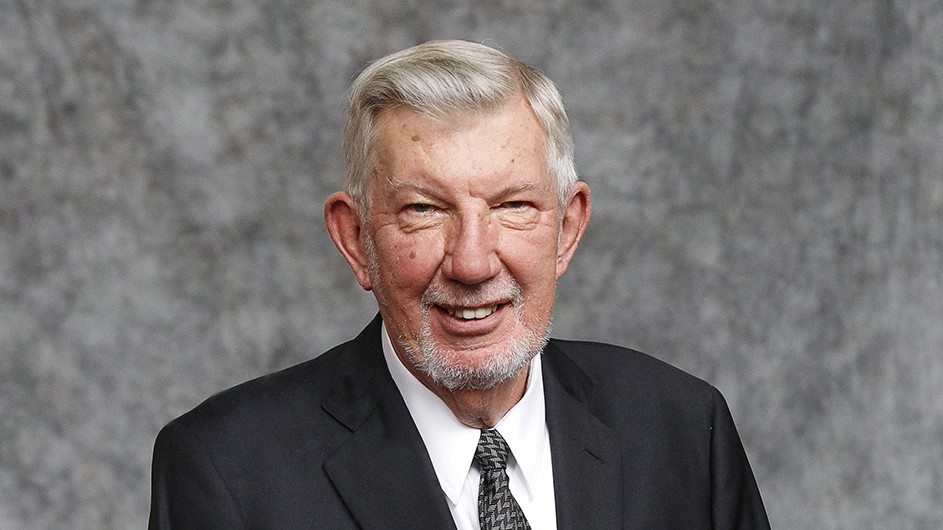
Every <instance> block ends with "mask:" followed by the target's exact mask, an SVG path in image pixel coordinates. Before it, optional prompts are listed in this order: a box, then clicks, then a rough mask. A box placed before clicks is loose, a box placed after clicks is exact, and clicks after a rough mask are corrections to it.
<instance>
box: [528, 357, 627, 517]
mask: <svg viewBox="0 0 943 530" xmlns="http://www.w3.org/2000/svg"><path fill="white" fill-rule="evenodd" d="M543 365H544V373H543V378H544V394H545V399H546V407H547V428H548V429H549V431H550V450H551V459H552V461H553V484H554V493H555V495H554V500H555V503H556V510H557V527H558V528H621V527H622V523H623V519H622V517H623V514H622V506H623V483H622V453H621V449H620V445H619V443H618V439H617V435H616V433H615V432H614V431H613V430H612V429H610V428H609V427H607V426H606V425H605V424H603V423H602V422H601V421H600V420H599V419H598V418H596V417H595V416H594V415H593V414H592V413H591V412H590V410H589V408H588V404H589V403H591V399H592V386H593V384H592V381H591V380H590V379H589V377H588V376H587V375H586V374H585V373H584V372H583V371H582V370H581V369H580V368H579V367H578V366H576V364H574V363H573V362H572V361H571V360H570V359H569V358H568V357H567V356H566V355H565V354H564V353H563V352H562V351H560V350H559V348H557V347H556V346H555V345H554V344H553V343H552V342H551V343H550V344H549V345H548V346H547V349H546V351H545V354H544V363H543Z"/></svg>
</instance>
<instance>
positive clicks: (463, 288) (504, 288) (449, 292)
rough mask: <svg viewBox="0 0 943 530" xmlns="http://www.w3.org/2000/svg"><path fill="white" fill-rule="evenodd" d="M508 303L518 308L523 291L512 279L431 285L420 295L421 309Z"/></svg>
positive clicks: (522, 297) (521, 300)
mask: <svg viewBox="0 0 943 530" xmlns="http://www.w3.org/2000/svg"><path fill="white" fill-rule="evenodd" d="M507 301H509V302H510V304H511V305H512V306H515V307H520V306H521V303H522V302H523V301H524V291H523V290H522V289H521V286H520V284H518V283H517V282H516V281H514V279H513V278H510V277H504V278H495V279H493V280H489V281H487V282H485V283H480V284H476V285H465V284H462V283H433V284H431V285H429V287H427V288H426V290H425V291H424V292H423V293H422V299H421V304H422V307H423V309H429V308H431V307H432V306H436V305H439V306H446V307H481V306H486V305H491V304H495V303H497V302H502V303H503V302H507Z"/></svg>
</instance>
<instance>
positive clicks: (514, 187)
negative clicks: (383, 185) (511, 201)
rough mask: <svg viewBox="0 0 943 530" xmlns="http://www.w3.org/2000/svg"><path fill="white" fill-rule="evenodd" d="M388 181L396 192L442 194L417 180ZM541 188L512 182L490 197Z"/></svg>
mask: <svg viewBox="0 0 943 530" xmlns="http://www.w3.org/2000/svg"><path fill="white" fill-rule="evenodd" d="M388 182H389V183H390V184H391V185H392V187H393V192H394V193H401V192H403V191H406V192H410V191H411V192H415V193H417V194H419V195H424V196H427V197H441V195H442V194H441V193H439V192H438V191H436V190H435V189H434V188H431V187H429V186H425V185H423V184H420V183H417V182H408V181H403V180H395V181H394V180H392V179H389V180H388ZM540 189H541V187H539V186H537V185H536V184H534V183H532V182H522V183H518V184H511V185H509V186H506V187H505V188H503V189H501V190H500V191H499V192H498V193H495V194H494V195H493V196H491V197H490V199H491V200H503V199H506V198H507V197H510V196H512V195H516V194H518V193H523V192H528V191H534V190H540ZM548 192H549V193H553V190H548Z"/></svg>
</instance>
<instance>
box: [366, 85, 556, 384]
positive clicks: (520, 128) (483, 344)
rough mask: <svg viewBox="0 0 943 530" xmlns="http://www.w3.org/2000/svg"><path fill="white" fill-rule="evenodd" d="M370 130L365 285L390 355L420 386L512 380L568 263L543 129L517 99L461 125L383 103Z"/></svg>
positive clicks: (544, 323) (542, 328) (536, 344)
mask: <svg viewBox="0 0 943 530" xmlns="http://www.w3.org/2000/svg"><path fill="white" fill-rule="evenodd" d="M377 132H378V135H377V138H376V143H375V146H376V154H377V156H376V171H375V173H374V175H373V186H372V190H371V193H372V195H371V197H372V205H371V208H370V212H369V218H368V219H365V220H364V235H363V237H364V246H365V249H366V256H367V262H368V264H369V265H368V269H369V285H365V287H368V288H372V289H373V290H374V294H375V296H376V298H377V301H378V302H379V306H380V313H381V315H382V316H383V319H384V322H385V323H386V325H387V328H388V329H389V331H390V335H391V338H392V339H393V342H394V345H395V349H396V350H397V354H398V355H399V357H400V358H401V359H402V360H403V362H404V364H406V366H407V367H409V368H410V370H411V371H412V372H413V373H414V374H415V375H416V376H417V377H419V378H420V380H423V381H425V382H426V384H427V385H428V384H429V382H432V383H435V384H438V385H442V386H445V387H446V388H450V389H455V388H488V387H491V386H494V385H495V384H498V383H500V382H503V380H507V379H509V378H510V377H513V376H515V375H517V374H518V373H519V372H520V369H521V368H522V367H523V366H525V365H526V363H527V361H529V360H530V358H531V357H532V356H533V355H534V354H536V353H538V352H539V351H540V350H541V348H542V347H543V344H544V343H545V340H546V336H547V334H548V333H549V327H550V319H551V313H552V310H553V301H554V290H555V283H556V280H557V278H558V277H559V276H561V275H562V274H563V272H564V271H565V269H566V265H567V263H568V260H569V255H566V256H563V255H562V253H561V251H560V249H559V247H558V245H559V243H560V236H561V222H562V220H563V217H562V215H563V212H562V211H561V209H560V208H559V204H558V202H557V196H556V190H555V187H554V183H553V179H552V177H551V176H550V174H549V172H548V169H547V161H546V145H545V141H546V140H545V137H546V134H545V132H544V130H543V129H542V127H541V126H540V124H539V122H538V121H537V118H536V117H535V116H534V114H533V112H532V111H531V109H530V107H529V106H528V105H527V103H526V102H524V101H523V100H521V101H520V102H515V103H512V104H509V105H508V106H506V107H504V108H503V109H501V110H499V111H497V112H495V113H492V114H490V115H486V116H483V117H475V118H470V119H468V120H464V121H461V122H458V123H451V122H449V123H443V122H441V121H436V120H433V119H430V118H428V117H424V116H422V115H420V114H418V113H416V112H415V111H413V110H411V109H408V108H399V109H392V110H387V111H384V112H383V113H381V114H380V116H379V119H378V127H377Z"/></svg>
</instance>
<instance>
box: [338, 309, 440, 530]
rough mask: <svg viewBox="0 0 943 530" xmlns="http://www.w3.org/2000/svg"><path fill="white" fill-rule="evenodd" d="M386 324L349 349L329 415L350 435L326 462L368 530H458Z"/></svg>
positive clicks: (346, 501)
mask: <svg viewBox="0 0 943 530" xmlns="http://www.w3.org/2000/svg"><path fill="white" fill-rule="evenodd" d="M379 326H380V318H379V317H377V318H375V319H374V320H373V322H372V323H371V324H370V325H369V326H367V328H366V329H364V331H363V332H361V334H360V335H359V336H358V337H357V338H356V339H354V340H353V341H352V342H350V343H348V345H347V348H346V350H345V351H344V353H343V355H344V359H343V361H342V362H341V363H340V364H339V366H338V368H337V372H338V373H337V374H336V377H335V378H334V381H335V384H334V386H333V387H332V389H331V394H330V397H329V399H328V400H327V401H326V402H325V404H324V409H325V410H326V411H327V412H328V413H329V414H331V416H333V417H334V418H335V419H336V420H337V421H338V422H339V423H341V424H342V425H344V426H345V427H346V428H347V429H349V430H350V431H351V433H350V437H349V438H348V439H347V440H346V441H345V443H344V444H342V445H341V446H340V448H339V449H338V450H337V451H335V452H334V454H332V455H331V456H330V457H329V458H328V459H327V461H326V462H325V463H324V471H325V473H327V475H328V477H329V478H330V480H331V482H332V483H333V485H334V487H335V489H336V491H337V494H338V496H339V497H340V498H341V500H342V501H343V502H344V504H345V505H346V506H347V508H348V509H349V510H350V513H351V515H352V516H353V518H354V520H356V521H357V523H358V524H359V526H360V527H362V528H388V527H390V526H395V527H402V528H454V522H453V521H452V516H451V514H450V512H449V509H448V505H447V504H446V501H445V497H444V496H443V495H442V491H441V489H440V488H439V483H438V480H437V479H436V475H435V471H434V470H433V468H432V463H431V462H430V461H429V456H428V454H426V451H425V446H424V445H423V442H422V438H421V437H420V436H419V432H418V431H417V430H416V426H415V424H414V423H413V421H412V418H411V417H410V415H409V412H408V410H407V409H406V405H405V403H404V402H403V399H402V397H401V396H400V394H399V392H398V391H397V389H396V385H395V384H394V383H393V379H392V378H391V377H390V373H389V370H388V369H387V367H386V364H385V362H384V360H383V353H382V351H381V349H380V348H381V346H380V328H379Z"/></svg>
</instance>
